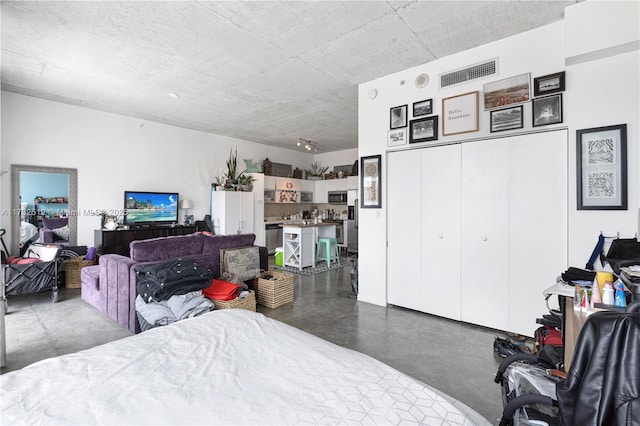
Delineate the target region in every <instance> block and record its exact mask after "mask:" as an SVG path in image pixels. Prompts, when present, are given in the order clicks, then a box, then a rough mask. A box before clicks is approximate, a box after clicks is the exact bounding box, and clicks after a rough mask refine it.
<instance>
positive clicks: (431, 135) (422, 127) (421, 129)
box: [409, 115, 438, 143]
mask: <svg viewBox="0 0 640 426" xmlns="http://www.w3.org/2000/svg"><path fill="white" fill-rule="evenodd" d="M437 140H438V116H437V115H434V116H431V117H426V118H419V119H417V120H411V121H410V122H409V143H418V142H428V141H437Z"/></svg>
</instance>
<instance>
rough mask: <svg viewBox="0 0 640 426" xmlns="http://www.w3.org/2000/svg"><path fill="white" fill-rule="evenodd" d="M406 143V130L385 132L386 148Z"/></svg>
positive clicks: (404, 128)
mask: <svg viewBox="0 0 640 426" xmlns="http://www.w3.org/2000/svg"><path fill="white" fill-rule="evenodd" d="M406 143H407V128H406V127H403V128H401V129H393V130H389V131H388V132H387V146H398V145H405V144H406Z"/></svg>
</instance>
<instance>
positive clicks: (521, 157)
mask: <svg viewBox="0 0 640 426" xmlns="http://www.w3.org/2000/svg"><path fill="white" fill-rule="evenodd" d="M567 140H568V139H567V131H566V130H559V131H553V132H546V133H542V134H536V135H526V136H520V137H516V138H514V139H513V140H512V142H511V143H510V145H509V182H510V188H509V200H510V202H509V218H510V219H509V252H510V262H509V277H510V279H509V309H510V315H509V317H510V319H509V328H508V330H509V331H513V332H516V333H519V334H522V335H526V336H533V332H534V330H535V329H536V328H538V327H539V325H538V324H536V318H539V317H541V316H542V315H543V314H545V313H547V312H548V309H547V307H546V305H545V302H544V297H543V295H542V292H543V290H544V289H545V288H547V287H549V286H550V285H552V284H553V283H554V282H555V279H556V277H557V276H558V275H560V273H561V272H562V271H564V270H566V269H567V196H568V195H567Z"/></svg>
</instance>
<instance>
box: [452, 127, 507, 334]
mask: <svg viewBox="0 0 640 426" xmlns="http://www.w3.org/2000/svg"><path fill="white" fill-rule="evenodd" d="M508 154H509V151H508V140H507V139H497V140H491V141H482V142H469V143H465V144H463V145H462V181H461V186H462V191H461V195H462V204H461V206H462V258H461V270H462V296H461V300H462V320H463V321H466V322H470V323H473V324H479V325H483V326H486V327H491V328H497V329H499V330H508V328H507V327H508V324H509V306H508V303H509V293H508V287H509V277H508V274H509V234H508V231H509V227H508V223H509V204H508V203H509V199H508V194H509V174H508V172H509V166H508V161H509V155H508Z"/></svg>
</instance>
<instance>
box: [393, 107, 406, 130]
mask: <svg viewBox="0 0 640 426" xmlns="http://www.w3.org/2000/svg"><path fill="white" fill-rule="evenodd" d="M389 115H390V119H391V126H390V127H389V128H390V129H391V130H393V129H398V128H400V127H407V106H406V105H400V106H397V107H393V108H391V109H390V111H389Z"/></svg>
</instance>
